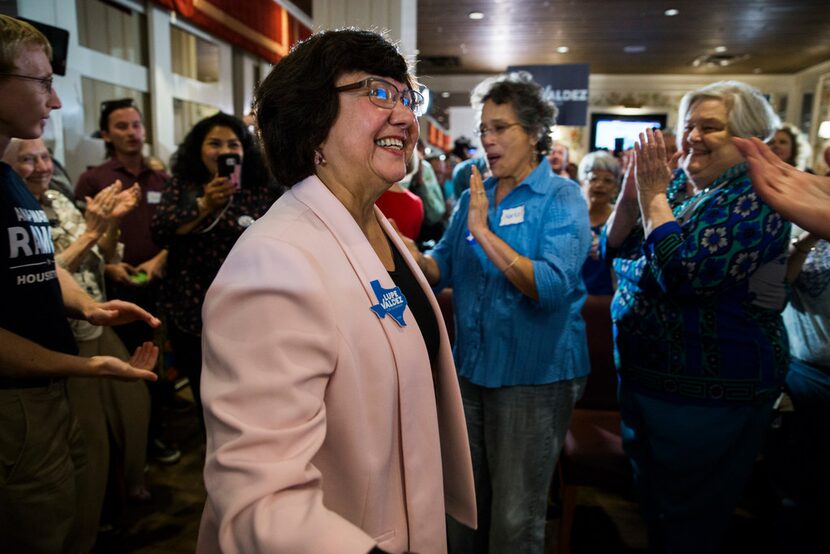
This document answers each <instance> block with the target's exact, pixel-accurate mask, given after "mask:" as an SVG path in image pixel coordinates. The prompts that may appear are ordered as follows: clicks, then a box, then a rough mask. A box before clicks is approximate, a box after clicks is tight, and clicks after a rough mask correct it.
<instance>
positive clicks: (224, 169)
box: [216, 154, 242, 192]
mask: <svg viewBox="0 0 830 554" xmlns="http://www.w3.org/2000/svg"><path fill="white" fill-rule="evenodd" d="M216 168H217V169H216V171H217V173H218V174H219V177H227V178H228V180H229V181H230V182H231V183H232V184H233V187H234V190H235V191H236V192H239V190H240V188H241V187H242V179H241V177H242V158H240V156H239V154H219V157H218V158H216Z"/></svg>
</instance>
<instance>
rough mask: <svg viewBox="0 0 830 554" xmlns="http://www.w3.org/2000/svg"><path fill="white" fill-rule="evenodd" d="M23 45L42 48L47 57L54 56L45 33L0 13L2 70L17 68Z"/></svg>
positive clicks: (0, 63) (4, 71) (0, 70)
mask: <svg viewBox="0 0 830 554" xmlns="http://www.w3.org/2000/svg"><path fill="white" fill-rule="evenodd" d="M23 47H29V48H42V49H43V52H44V53H45V54H46V57H47V58H49V59H51V58H52V45H51V44H49V41H48V40H46V37H45V36H43V33H41V32H40V31H38V30H37V29H35V28H34V27H33V26H32V25H31V24H29V23H26V22H25V21H20V20H19V19H15V18H13V17H10V16H8V15H3V14H0V72H3V73H8V72H11V71H14V70H16V69H17V58H18V56H19V55H20V50H21V48H23Z"/></svg>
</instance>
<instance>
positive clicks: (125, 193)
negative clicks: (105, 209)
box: [111, 180, 141, 219]
mask: <svg viewBox="0 0 830 554" xmlns="http://www.w3.org/2000/svg"><path fill="white" fill-rule="evenodd" d="M116 185H117V186H118V189H117V190H118V192H117V193H116V195H115V206H114V207H113V209H112V217H114V218H115V219H121V218H122V217H124V216H125V215H127V214H128V213H130V212H131V211H133V210H134V209H135V207H136V206H138V203H139V201H140V200H141V186H139V184H138V183H133V186H131V187H130V188H128V189H123V190H122V188H123V186H122V184H121V181H120V180H117V181H115V183H113V184H112V185H111V186H113V187H115V186H116Z"/></svg>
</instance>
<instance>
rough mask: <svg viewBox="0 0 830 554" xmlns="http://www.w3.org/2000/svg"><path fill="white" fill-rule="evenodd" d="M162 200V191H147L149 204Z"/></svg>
mask: <svg viewBox="0 0 830 554" xmlns="http://www.w3.org/2000/svg"><path fill="white" fill-rule="evenodd" d="M159 202H161V192H159V191H157V190H148V191H147V203H148V204H158V203H159Z"/></svg>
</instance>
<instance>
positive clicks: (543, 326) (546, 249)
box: [429, 160, 591, 387]
mask: <svg viewBox="0 0 830 554" xmlns="http://www.w3.org/2000/svg"><path fill="white" fill-rule="evenodd" d="M497 181H498V180H497V179H496V178H495V177H491V178H490V179H488V180H487V181H485V183H484V189H485V191H486V193H487V199H488V201H489V203H490V206H489V210H488V222H489V227H490V229H491V230H492V231H493V232H494V233H495V234H496V235H498V236H499V238H501V239H502V240H504V241H505V242H506V243H507V244H509V245H510V246H511V247H512V248H513V249H514V250H516V251H517V252H518V253H519V254H521V255H522V256H526V257H528V258H530V259H531V261H532V263H533V274H534V277H535V281H536V290H537V292H538V296H539V299H538V300H533V299H532V298H529V297H528V296H525V295H524V294H522V293H521V292H520V291H519V289H517V288H516V287H515V285H513V284H512V283H510V281H508V280H507V278H506V277H505V276H504V275H503V274H502V273H501V271H499V269H498V268H497V267H496V266H495V265H494V264H493V263H492V262H491V261H490V259H489V258H488V257H487V255H486V254H485V253H484V251H483V250H482V248H481V246H480V245H478V244H477V243H475V241H474V240H473V239H472V236H471V235H470V233H469V231H468V230H467V212H468V210H469V206H470V192H469V190H467V191H464V193H463V194H462V195H461V198H460V199H459V201H458V204H457V209H456V211H455V214H453V217H452V220H451V221H450V226H449V228H448V229H447V231H446V233H445V234H444V236H443V238H442V239H441V241H440V242H439V243H438V245H437V246H436V247H435V249H434V250H432V251H431V252H430V253H429V255H431V256H432V257H433V258H434V259H435V261H436V262H437V264H438V267H439V269H440V271H441V277H440V280H439V282H438V283H437V284H436V287H435V290H436V292H437V291H439V290H441V289H442V288H444V287H452V289H453V307H454V310H455V321H456V344H455V348H454V352H453V353H454V357H455V363H456V366H457V368H458V372H459V374H460V375H461V376H462V377H464V378H466V379H468V380H469V381H471V382H472V383H475V384H477V385H480V386H484V387H501V386H510V385H541V384H546V383H552V382H555V381H562V380H567V379H575V378H577V377H583V376H585V375H587V374H588V372H589V371H590V366H589V361H588V346H587V343H586V339H585V323H584V322H583V320H582V316H581V314H580V310H581V308H582V304H583V303H584V301H585V285H584V284H583V281H582V273H581V271H582V264H583V262H584V261H585V258H586V257H587V255H588V250H589V249H590V246H591V230H590V225H589V220H588V209H587V207H586V205H585V201H584V200H583V198H582V194H581V192H580V190H579V187H578V186H577V184H576V183H574V182H573V181H569V180H567V179H563V178H561V177H558V176H555V175H554V174H553V172H552V171H551V169H550V165H549V164H548V163H547V161H546V160H543V162H542V163H540V164H539V165H538V166H537V167H536V169H534V170H533V171H532V172H531V173H530V175H528V176H527V178H526V179H525V180H524V181H523V182H522V183H520V184H519V185H518V186H517V187H516V188H514V189H513V190H512V191H510V192H509V193H508V194H507V196H505V197H504V199H503V200H502V201H501V202H500V203H499V205H498V206H496V205H495V198H494V197H495V191H496V183H497Z"/></svg>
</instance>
